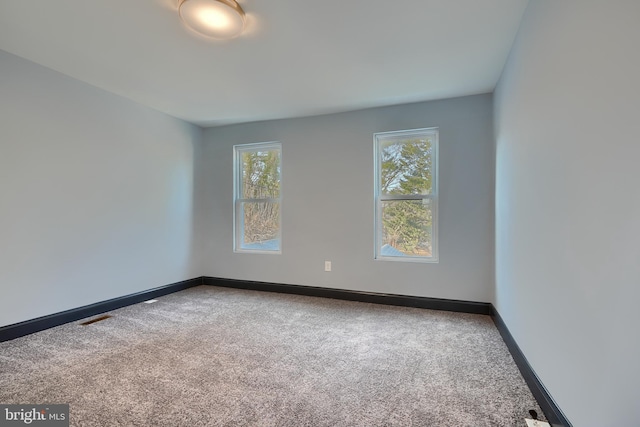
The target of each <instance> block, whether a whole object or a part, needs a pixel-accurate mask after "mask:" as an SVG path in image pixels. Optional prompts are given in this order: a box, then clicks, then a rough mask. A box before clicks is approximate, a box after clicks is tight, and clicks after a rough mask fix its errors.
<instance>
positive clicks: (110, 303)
mask: <svg viewBox="0 0 640 427" xmlns="http://www.w3.org/2000/svg"><path fill="white" fill-rule="evenodd" d="M202 283H203V278H202V277H198V278H195V279H189V280H184V281H182V282H177V283H172V284H170V285H165V286H160V287H157V288H153V289H149V290H147V291H142V292H137V293H135V294H130V295H125V296H122V297H118V298H113V299H110V300H107V301H101V302H97V303H95V304H90V305H85V306H84V307H78V308H74V309H71V310H67V311H62V312H60V313H54V314H50V315H48V316H42V317H38V318H36V319H31V320H27V321H24V322H20V323H15V324H13V325H7V326H3V327H0V342H4V341H9V340H12V339H15V338H19V337H23V336H25V335H29V334H32V333H34V332H39V331H43V330H45V329H49V328H53V327H54V326H59V325H62V324H65V323H69V322H75V321H76V320H80V319H84V318H86V317H91V316H95V315H96V314H101V313H104V312H107V311H111V310H115V309H117V308H121V307H125V306H127V305H131V304H137V303H139V302H142V301H146V300H149V299H153V298H157V297H160V296H162V295H167V294H171V293H173V292H178V291H181V290H183V289H187V288H191V287H193V286H199V285H202Z"/></svg>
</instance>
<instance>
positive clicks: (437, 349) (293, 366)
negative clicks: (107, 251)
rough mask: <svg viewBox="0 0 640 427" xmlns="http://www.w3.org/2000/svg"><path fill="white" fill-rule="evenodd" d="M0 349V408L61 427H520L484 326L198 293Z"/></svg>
mask: <svg viewBox="0 0 640 427" xmlns="http://www.w3.org/2000/svg"><path fill="white" fill-rule="evenodd" d="M107 314H109V315H111V316H113V317H111V318H109V319H106V320H103V321H100V322H97V323H94V324H92V325H89V326H81V325H80V321H79V322H73V323H69V324H66V325H62V326H59V327H56V328H52V329H49V330H46V331H42V332H39V333H36V334H32V335H29V336H26V337H22V338H18V339H15V340H12V341H7V342H4V343H0V403H3V404H8V403H39V404H41V403H48V404H55V403H68V404H70V411H71V425H72V426H172V427H175V426H291V427H294V426H310V427H315V426H362V427H365V426H366V427H370V426H403V427H404V426H434V427H436V426H437V427H447V426H452V427H463V426H474V427H481V426H492V427H517V426H522V427H524V426H525V422H524V418H525V417H526V416H528V411H529V410H530V409H535V410H536V411H537V412H538V413H539V414H541V413H542V412H541V410H540V408H539V407H538V405H537V404H536V402H535V400H534V398H533V396H532V395H531V393H530V392H529V390H528V388H527V386H526V385H525V383H524V380H523V379H522V377H521V375H520V373H519V371H518V369H517V367H516V366H515V364H514V362H513V359H512V358H511V356H510V354H509V352H508V350H507V348H506V346H505V344H504V342H503V341H502V339H501V337H500V335H499V333H498V331H497V330H496V328H495V326H494V325H493V322H492V320H491V318H490V317H488V316H483V315H475V314H462V313H450V312H443V311H432V310H423V309H417V308H405V307H391V306H384V305H375V304H366V303H359V302H349V301H339V300H332V299H324V298H314V297H304V296H295V295H284V294H275V293H267V292H256V291H246V290H237V289H227V288H218V287H211V286H198V287H195V288H191V289H187V290H185V291H181V292H177V293H174V294H171V295H167V296H164V297H161V298H158V302H157V303H155V304H144V303H141V304H136V305H132V306H129V307H125V308H122V309H119V310H115V311H112V312H110V313H107Z"/></svg>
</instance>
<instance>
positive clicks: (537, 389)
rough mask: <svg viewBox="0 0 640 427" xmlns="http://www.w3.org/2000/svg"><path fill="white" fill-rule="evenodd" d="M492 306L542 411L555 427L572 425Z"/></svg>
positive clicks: (494, 318) (496, 319) (504, 335)
mask: <svg viewBox="0 0 640 427" xmlns="http://www.w3.org/2000/svg"><path fill="white" fill-rule="evenodd" d="M492 308H493V315H492V317H493V321H494V323H495V324H496V328H498V331H499V332H500V335H502V339H503V341H504V342H505V344H506V345H507V348H508V349H509V352H510V353H511V356H512V357H513V360H514V361H515V362H516V365H517V366H518V369H520V373H521V374H522V376H523V377H524V380H525V382H526V383H527V385H528V386H529V389H530V390H531V393H532V394H533V397H535V398H536V400H537V401H538V404H539V405H540V408H541V409H542V412H544V415H545V416H546V417H547V420H548V421H549V423H550V424H551V425H552V426H553V427H572V426H571V423H570V422H569V420H568V419H567V417H565V415H564V414H563V413H562V410H561V409H560V408H559V407H558V405H556V403H555V401H554V400H553V398H552V397H551V395H550V394H549V392H548V391H547V389H546V388H545V386H544V384H542V382H541V381H540V378H538V376H537V375H536V373H535V371H534V370H533V368H532V367H531V365H530V364H529V362H528V361H527V358H526V357H525V356H524V353H522V350H520V347H518V344H517V343H516V341H515V339H514V338H513V336H512V335H511V332H509V329H508V328H507V325H506V324H505V323H504V320H502V317H500V313H498V311H497V310H496V309H495V308H494V307H493V306H492Z"/></svg>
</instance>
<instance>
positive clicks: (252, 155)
mask: <svg viewBox="0 0 640 427" xmlns="http://www.w3.org/2000/svg"><path fill="white" fill-rule="evenodd" d="M241 168H242V171H241V174H242V175H241V179H242V194H240V197H241V198H243V199H269V198H278V197H279V196H280V150H278V149H271V150H256V151H243V152H242V157H241Z"/></svg>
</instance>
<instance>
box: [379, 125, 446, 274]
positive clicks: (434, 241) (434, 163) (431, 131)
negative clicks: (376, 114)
mask: <svg viewBox="0 0 640 427" xmlns="http://www.w3.org/2000/svg"><path fill="white" fill-rule="evenodd" d="M424 136H428V137H429V138H431V139H432V159H431V167H432V171H431V194H407V195H383V194H382V191H381V190H382V189H381V187H382V186H381V182H380V181H381V175H382V147H383V143H384V142H387V141H389V140H397V139H409V138H412V137H424ZM439 139H440V129H439V128H438V127H429V128H418V129H407V130H398V131H388V132H377V133H374V134H373V146H374V186H373V188H374V245H375V248H374V259H375V260H380V261H400V262H418V263H432V264H433V263H438V262H439V252H438V246H439V244H438V224H439V221H438V201H439V200H438V199H439V197H438V195H439V191H438V182H439V179H438V178H439V177H438V171H439V168H438V161H439V154H438V152H439ZM389 200H391V201H394V200H398V201H401V200H430V202H431V215H432V217H431V218H432V220H431V227H432V230H431V231H432V233H431V256H430V257H426V256H411V255H407V256H384V255H382V254H381V253H380V252H381V249H382V241H383V224H382V204H383V202H384V201H389Z"/></svg>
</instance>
